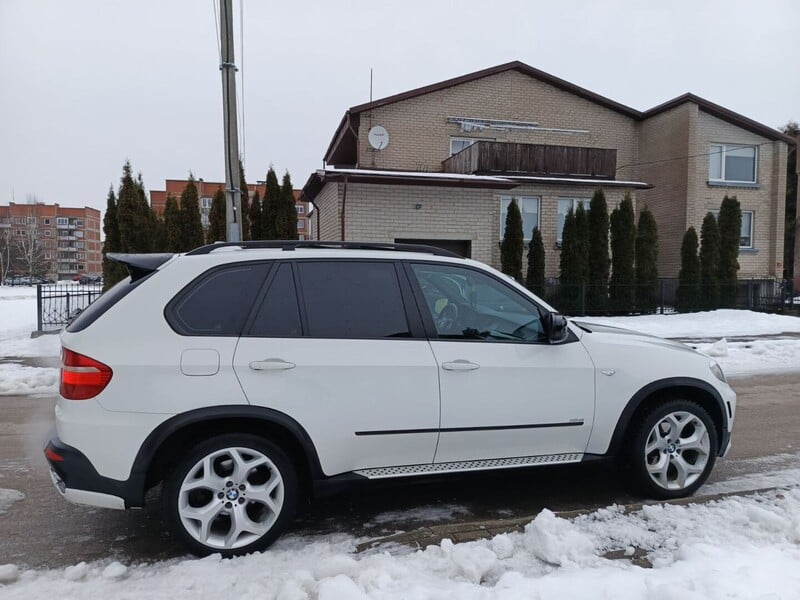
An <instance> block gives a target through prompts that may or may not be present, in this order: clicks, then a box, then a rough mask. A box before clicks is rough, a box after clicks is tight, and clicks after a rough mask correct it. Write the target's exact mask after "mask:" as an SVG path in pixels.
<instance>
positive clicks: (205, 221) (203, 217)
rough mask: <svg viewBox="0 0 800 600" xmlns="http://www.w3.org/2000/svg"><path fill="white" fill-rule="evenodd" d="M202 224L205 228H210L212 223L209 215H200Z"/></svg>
mask: <svg viewBox="0 0 800 600" xmlns="http://www.w3.org/2000/svg"><path fill="white" fill-rule="evenodd" d="M200 222H201V223H202V224H203V227H208V225H209V223H210V221H209V220H208V215H205V214H204V215H200Z"/></svg>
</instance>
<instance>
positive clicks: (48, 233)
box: [44, 229, 53, 237]
mask: <svg viewBox="0 0 800 600" xmlns="http://www.w3.org/2000/svg"><path fill="white" fill-rule="evenodd" d="M52 235H53V232H52V231H50V230H49V229H45V230H44V237H50V236H52Z"/></svg>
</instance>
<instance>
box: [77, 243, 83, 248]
mask: <svg viewBox="0 0 800 600" xmlns="http://www.w3.org/2000/svg"><path fill="white" fill-rule="evenodd" d="M83 247H84V244H83V242H75V248H83Z"/></svg>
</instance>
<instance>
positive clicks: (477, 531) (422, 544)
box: [356, 485, 797, 567]
mask: <svg viewBox="0 0 800 600" xmlns="http://www.w3.org/2000/svg"><path fill="white" fill-rule="evenodd" d="M793 487H797V486H796V485H787V486H775V487H767V488H759V489H754V490H744V491H737V492H721V493H718V494H708V495H705V496H692V497H689V498H678V499H676V500H664V501H660V502H636V503H634V504H623V505H617V506H618V508H619V510H620V512H621V513H623V514H627V513H633V512H637V511H640V510H642V508H644V507H645V506H659V505H675V506H683V505H687V504H706V503H708V502H714V501H717V500H722V499H724V498H730V497H733V496H749V495H753V494H764V493H767V492H775V491H778V490H785V489H789V488H793ZM600 508H602V507H595V508H581V509H578V510H565V511H559V512H555V513H554V514H555V515H556V516H557V517H561V518H562V519H574V518H576V517H580V516H582V515H588V514H590V513H593V512H595V511H597V510H599V509H600ZM535 518H536V515H527V516H524V517H517V518H514V519H493V520H484V521H471V522H467V523H449V524H446V525H431V526H429V527H420V528H418V529H414V530H412V531H405V532H401V533H396V534H393V535H389V536H386V537H381V538H375V539H372V540H368V541H366V542H362V543H360V544H358V545H357V546H356V553H361V552H365V551H367V550H372V549H375V548H377V547H380V546H389V545H400V546H409V547H411V548H417V549H424V548H426V547H428V546H431V545H439V544H441V542H442V540H444V539H450V540H452V541H453V542H455V543H460V542H473V541H475V540H486V539H491V538H493V537H494V536H496V535H499V534H501V533H515V532H521V531H523V530H524V529H525V526H526V525H527V524H528V523H530V522H531V521H533V520H534V519H535ZM620 552H621V551H619V552H610V553H608V555H607V558H611V559H616V558H628V559H632V560H634V561H636V560H637V559H641V558H642V557H640V556H637V555H636V554H634V555H633V556H628V555H625V554H624V553H622V554H620ZM618 554H619V555H618ZM640 566H644V567H647V566H649V561H647V560H646V559H644V561H643V563H642V564H641V565H640Z"/></svg>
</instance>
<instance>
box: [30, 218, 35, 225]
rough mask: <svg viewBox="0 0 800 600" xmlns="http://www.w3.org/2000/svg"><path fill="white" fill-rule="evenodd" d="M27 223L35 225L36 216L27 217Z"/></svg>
mask: <svg viewBox="0 0 800 600" xmlns="http://www.w3.org/2000/svg"><path fill="white" fill-rule="evenodd" d="M28 225H36V217H28Z"/></svg>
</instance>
